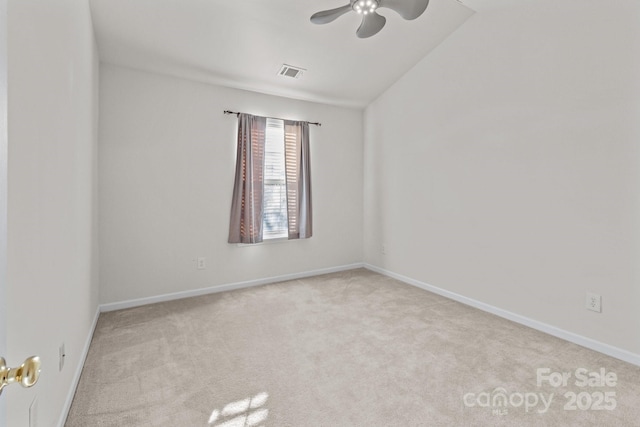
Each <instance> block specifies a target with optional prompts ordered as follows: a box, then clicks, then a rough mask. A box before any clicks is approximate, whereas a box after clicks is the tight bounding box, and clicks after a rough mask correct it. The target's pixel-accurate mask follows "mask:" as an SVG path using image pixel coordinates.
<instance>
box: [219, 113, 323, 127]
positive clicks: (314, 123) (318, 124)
mask: <svg viewBox="0 0 640 427" xmlns="http://www.w3.org/2000/svg"><path fill="white" fill-rule="evenodd" d="M224 113H225V114H235V115H236V116H238V115H240V113H238V112H237V111H229V110H224ZM269 118H270V119H276V120H285V119H280V118H278V117H269ZM301 121H304V120H301ZM307 123H309V124H310V125H315V126H322V123H319V122H307Z"/></svg>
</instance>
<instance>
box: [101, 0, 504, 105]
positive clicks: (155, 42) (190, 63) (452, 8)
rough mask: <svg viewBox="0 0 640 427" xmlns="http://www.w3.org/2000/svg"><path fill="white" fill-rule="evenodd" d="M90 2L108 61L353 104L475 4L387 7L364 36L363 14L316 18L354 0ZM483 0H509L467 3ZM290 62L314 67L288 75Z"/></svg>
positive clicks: (402, 69)
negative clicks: (408, 9) (414, 12)
mask: <svg viewBox="0 0 640 427" xmlns="http://www.w3.org/2000/svg"><path fill="white" fill-rule="evenodd" d="M90 1H91V12H92V17H93V21H94V27H95V32H96V40H97V43H98V50H99V54H100V59H101V60H102V61H104V62H108V63H112V64H116V65H121V66H126V67H131V68H135V69H141V70H146V71H151V72H157V73H162V74H168V75H173V76H178V77H183V78H188V79H193V80H198V81H203V82H209V83H214V84H219V85H223V86H228V87H233V88H239V89H246V90H252V91H257V92H263V93H268V94H274V95H280V96H286V97H291V98H297V99H304V100H310V101H317V102H324V103H330V104H336V105H344V106H353V107H363V106H365V105H367V104H368V103H369V102H371V101H372V100H374V99H375V98H376V97H377V96H378V95H380V94H381V93H382V92H383V91H384V90H385V89H387V88H388V87H389V86H391V85H392V84H393V83H394V82H395V81H396V80H398V79H399V78H400V77H401V76H402V75H403V74H404V73H406V72H407V71H408V70H409V69H410V68H411V67H413V66H414V65H415V64H416V63H417V62H418V61H420V60H421V59H422V58H424V57H425V56H426V55H427V54H428V53H429V52H430V51H431V50H433V49H435V48H436V47H437V46H438V45H439V44H440V43H441V42H442V41H443V40H444V39H445V38H446V37H448V36H449V35H450V34H451V33H452V32H454V31H455V30H456V29H457V28H458V27H459V26H461V25H462V24H463V23H464V22H465V21H466V20H467V19H468V18H469V17H470V16H471V15H473V13H474V11H473V10H472V9H471V8H469V7H467V6H465V5H464V4H462V3H459V2H458V1H456V0H431V1H430V4H429V6H428V7H427V10H426V12H425V13H424V14H423V15H422V16H420V17H419V18H418V19H416V20H413V21H405V20H403V19H402V18H401V17H400V16H399V15H398V14H397V13H395V12H394V11H392V10H390V9H382V8H381V9H379V13H380V14H381V15H384V16H385V17H386V18H387V24H386V26H385V27H384V28H383V29H382V31H381V32H380V33H378V34H376V35H375V36H373V37H370V38H367V39H359V38H357V37H356V35H355V31H356V29H357V28H358V26H359V25H360V19H361V18H360V16H358V15H357V14H355V13H347V14H346V15H344V16H342V17H340V18H338V19H337V20H336V21H334V22H331V23H329V24H326V25H315V24H312V23H311V22H310V21H309V18H310V16H311V15H312V14H313V13H315V12H318V11H320V10H324V9H332V8H335V7H339V6H343V5H344V4H347V3H348V1H349V0H316V1H313V2H311V1H295V0H90ZM407 1H413V0H407ZM463 1H464V0H463ZM479 1H480V2H489V3H490V2H500V1H504V0H469V1H464V3H465V4H467V5H468V4H470V3H471V4H473V3H477V2H479ZM282 64H289V65H294V66H299V67H302V68H304V69H306V70H307V71H306V72H305V73H304V74H303V76H302V77H300V78H299V79H292V78H286V77H282V76H279V75H278V71H279V70H280V67H281V66H282Z"/></svg>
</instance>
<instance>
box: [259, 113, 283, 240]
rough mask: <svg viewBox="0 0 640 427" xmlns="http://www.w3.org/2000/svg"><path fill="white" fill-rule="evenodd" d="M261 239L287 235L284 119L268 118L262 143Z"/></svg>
mask: <svg viewBox="0 0 640 427" xmlns="http://www.w3.org/2000/svg"><path fill="white" fill-rule="evenodd" d="M263 200H264V215H263V217H262V230H263V239H265V240H267V239H279V238H286V237H287V235H288V227H289V225H288V219H287V179H286V174H285V161H284V122H283V121H282V120H279V119H271V118H268V119H267V130H266V135H265V145H264V195H263Z"/></svg>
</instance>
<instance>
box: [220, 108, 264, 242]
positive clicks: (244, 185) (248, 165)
mask: <svg viewBox="0 0 640 427" xmlns="http://www.w3.org/2000/svg"><path fill="white" fill-rule="evenodd" d="M266 127H267V118H266V117H259V116H252V115H250V114H240V115H239V116H238V151H237V156H236V177H235V182H234V184H233V200H232V202H231V220H230V225H229V243H260V242H262V215H263V192H264V141H265V130H266Z"/></svg>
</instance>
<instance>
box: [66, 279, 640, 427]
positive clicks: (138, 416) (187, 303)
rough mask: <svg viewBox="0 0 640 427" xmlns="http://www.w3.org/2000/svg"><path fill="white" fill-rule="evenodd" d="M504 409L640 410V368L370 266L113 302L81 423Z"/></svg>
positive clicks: (509, 419) (442, 421) (621, 414)
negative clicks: (148, 301)
mask: <svg viewBox="0 0 640 427" xmlns="http://www.w3.org/2000/svg"><path fill="white" fill-rule="evenodd" d="M602 370H604V375H602V373H603V371H602ZM563 373H565V377H567V374H568V375H569V376H568V377H567V381H566V385H565V384H562V381H561V379H562V375H563ZM614 376H615V377H616V378H615V381H614V378H613V377H614ZM584 377H587V378H589V379H590V380H591V383H585V384H582V383H583V382H584V381H583V378H584ZM538 379H540V384H538ZM556 381H558V382H556ZM576 382H577V383H576ZM502 425H504V426H640V368H638V367H635V366H633V365H630V364H628V363H624V362H621V361H619V360H617V359H613V358H610V357H607V356H604V355H602V354H599V353H596V352H594V351H590V350H587V349H585V348H582V347H579V346H577V345H574V344H571V343H568V342H566V341H562V340H560V339H557V338H554V337H551V336H548V335H546V334H543V333H540V332H537V331H535V330H532V329H529V328H527V327H524V326H521V325H518V324H515V323H512V322H509V321H507V320H503V319H501V318H498V317H496V316H493V315H490V314H487V313H484V312H482V311H479V310H476V309H473V308H470V307H467V306H464V305H462V304H459V303H457V302H453V301H451V300H448V299H446V298H443V297H440V296H437V295H434V294H432V293H429V292H425V291H423V290H421V289H417V288H414V287H411V286H408V285H406V284H403V283H401V282H398V281H396V280H393V279H390V278H387V277H384V276H381V275H378V274H375V273H372V272H369V271H367V270H352V271H347V272H342V273H336V274H329V275H325V276H317V277H313V278H307V279H301V280H294V281H289V282H283V283H277V284H272V285H266V286H260V287H254V288H249V289H243V290H237V291H232V292H225V293H219V294H212V295H206V296H202V297H197V298H190V299H183V300H178V301H172V302H166V303H159V304H154V305H148V306H143V307H138V308H133V309H128V310H122V311H116V312H110V313H104V314H102V315H101V316H100V319H99V321H98V325H97V328H96V331H95V335H94V337H93V341H92V343H91V347H90V350H89V354H88V357H87V361H86V364H85V367H84V370H83V373H82V378H81V380H80V384H79V386H78V389H77V392H76V396H75V399H74V401H73V405H72V407H71V410H70V413H69V417H68V419H67V423H66V426H68V427H75V426H82V427H85V426H216V427H239V426H332V427H333V426H367V427H371V426H502Z"/></svg>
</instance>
